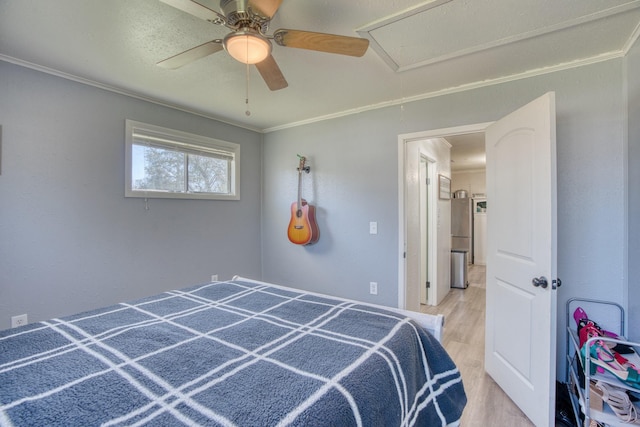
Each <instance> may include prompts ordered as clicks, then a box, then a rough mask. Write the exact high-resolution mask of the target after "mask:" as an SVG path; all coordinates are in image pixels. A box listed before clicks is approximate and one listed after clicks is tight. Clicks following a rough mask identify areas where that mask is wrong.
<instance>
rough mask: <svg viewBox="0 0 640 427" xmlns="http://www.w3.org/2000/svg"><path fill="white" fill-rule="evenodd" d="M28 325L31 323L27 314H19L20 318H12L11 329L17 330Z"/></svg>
mask: <svg viewBox="0 0 640 427" xmlns="http://www.w3.org/2000/svg"><path fill="white" fill-rule="evenodd" d="M27 323H29V320H28V318H27V315H26V314H19V315H18V316H12V317H11V327H12V328H17V327H18V326H24V325H26V324H27Z"/></svg>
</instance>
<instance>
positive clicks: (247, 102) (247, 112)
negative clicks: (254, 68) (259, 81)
mask: <svg viewBox="0 0 640 427" xmlns="http://www.w3.org/2000/svg"><path fill="white" fill-rule="evenodd" d="M245 104H246V105H247V110H246V111H245V112H244V113H245V114H246V115H247V116H250V115H251V111H249V64H247V98H246V99H245Z"/></svg>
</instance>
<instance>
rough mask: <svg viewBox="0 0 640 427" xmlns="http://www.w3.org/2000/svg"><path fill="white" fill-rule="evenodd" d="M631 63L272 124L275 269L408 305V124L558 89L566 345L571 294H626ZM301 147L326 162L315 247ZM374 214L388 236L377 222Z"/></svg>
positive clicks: (491, 109)
mask: <svg viewBox="0 0 640 427" xmlns="http://www.w3.org/2000/svg"><path fill="white" fill-rule="evenodd" d="M623 69H624V61H623V60H622V59H619V60H610V61H608V62H604V63H599V64H594V65H590V66H584V67H581V68H576V69H572V70H566V71H560V72H555V73H553V74H548V75H543V76H538V77H531V78H528V79H524V80H519V81H514V82H509V83H503V84H499V85H495V86H490V87H485V88H480V89H476V90H470V91H466V92H463V93H457V94H452V95H446V96H441V97H438V98H433V99H426V100H422V101H417V102H413V103H410V104H406V105H405V106H404V108H403V109H401V108H400V107H389V108H386V109H381V110H375V111H370V112H364V113H361V114H359V115H356V116H349V117H345V118H339V119H334V120H331V121H325V122H319V123H315V124H310V125H307V126H303V127H298V128H293V129H285V130H281V131H276V132H273V133H270V134H267V135H265V146H264V165H263V167H264V189H265V190H264V191H265V194H268V195H269V196H268V197H266V198H265V201H264V203H263V217H262V218H263V219H262V221H263V226H262V229H263V242H262V244H263V278H264V279H265V280H268V281H277V282H282V283H287V284H291V285H296V286H300V287H306V288H312V289H318V290H320V291H322V292H329V293H333V294H338V295H343V296H347V297H351V298H357V299H362V300H368V301H374V302H377V303H381V304H387V305H396V304H397V285H396V282H397V277H398V255H397V247H398V230H397V228H398V227H397V224H398V206H397V204H398V193H397V192H398V183H397V181H398V172H397V144H398V142H397V136H398V134H403V133H409V132H417V131H426V130H431V129H440V128H447V127H451V126H458V125H466V124H473V123H481V122H486V121H492V120H496V119H498V118H500V117H502V116H504V115H506V114H507V113H509V112H511V111H513V110H515V109H517V108H518V107H520V106H522V105H524V104H526V103H528V102H529V101H531V100H533V99H534V98H537V97H538V96H540V95H542V94H543V93H545V92H547V91H555V92H556V102H557V105H556V111H557V160H558V186H557V189H558V274H559V277H561V278H562V280H563V286H562V288H560V289H559V292H558V296H559V298H558V305H559V308H560V310H559V313H558V316H559V317H558V319H559V323H558V333H559V338H558V341H559V345H560V346H559V354H562V352H563V351H564V346H563V342H564V338H563V337H564V303H565V301H566V299H568V298H569V297H572V296H583V297H588V298H598V299H606V300H613V301H616V302H621V303H624V301H623V300H624V295H625V293H626V292H625V286H626V284H625V262H624V255H625V251H624V247H625V241H626V235H625V233H626V228H625V223H624V220H625V203H626V200H625V191H624V186H625V172H624V168H623V165H624V162H625V138H624V136H625V134H626V126H627V124H626V119H625V115H624V113H623V112H624V111H626V103H625V101H626V99H625V96H624V75H623ZM296 153H301V154H306V155H308V156H309V157H310V158H311V159H313V166H314V167H315V170H312V175H314V176H313V177H311V180H312V181H313V183H312V185H311V186H310V190H309V191H308V192H307V193H306V195H307V197H308V198H309V199H310V201H312V202H314V203H316V204H317V205H318V208H319V215H318V217H319V219H318V222H319V224H320V228H321V237H320V242H319V243H318V244H317V246H316V247H312V248H306V247H296V246H294V245H292V244H290V243H288V242H287V239H286V233H285V230H286V225H287V216H288V212H287V209H288V203H290V201H291V200H292V199H293V198H294V197H295V185H294V184H295V181H294V172H295V154H296ZM370 220H376V221H378V229H379V234H378V235H377V236H370V235H368V234H367V233H368V222H369V221H370ZM322 233H324V234H322ZM371 280H373V281H378V282H379V283H380V285H379V291H380V295H378V296H377V297H373V296H370V295H369V294H368V285H367V284H368V282H369V281H371ZM514 332H515V331H514ZM558 360H559V362H561V361H562V360H564V359H563V358H562V357H559V358H558ZM561 369H562V368H561Z"/></svg>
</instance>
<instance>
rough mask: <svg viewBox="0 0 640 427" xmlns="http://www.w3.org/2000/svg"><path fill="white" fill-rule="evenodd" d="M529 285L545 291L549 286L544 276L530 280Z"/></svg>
mask: <svg viewBox="0 0 640 427" xmlns="http://www.w3.org/2000/svg"><path fill="white" fill-rule="evenodd" d="M531 283H533V286H535V287H536V288H537V287H541V288H542V289H546V288H547V286H549V282H547V278H546V277H544V276H540V277H534V278H533V279H532V280H531Z"/></svg>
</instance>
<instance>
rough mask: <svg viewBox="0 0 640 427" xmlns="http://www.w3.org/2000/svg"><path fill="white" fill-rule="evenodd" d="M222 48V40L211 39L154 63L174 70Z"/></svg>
mask: <svg viewBox="0 0 640 427" xmlns="http://www.w3.org/2000/svg"><path fill="white" fill-rule="evenodd" d="M222 49H223V47H222V42H221V41H220V40H212V41H210V42H206V43H203V44H201V45H200V46H196V47H194V48H191V49H189V50H185V51H184V52H182V53H179V54H177V55H173V56H172V57H170V58H167V59H165V60H163V61H160V62H158V63H157V64H156V65H158V66H160V67H162V68H168V69H171V70H174V69H176V68H180V67H182V66H184V65H187V64H190V63H191V62H193V61H195V60H198V59H200V58H204V57H205V56H208V55H211V54H213V53H216V52H219V51H221V50H222Z"/></svg>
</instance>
